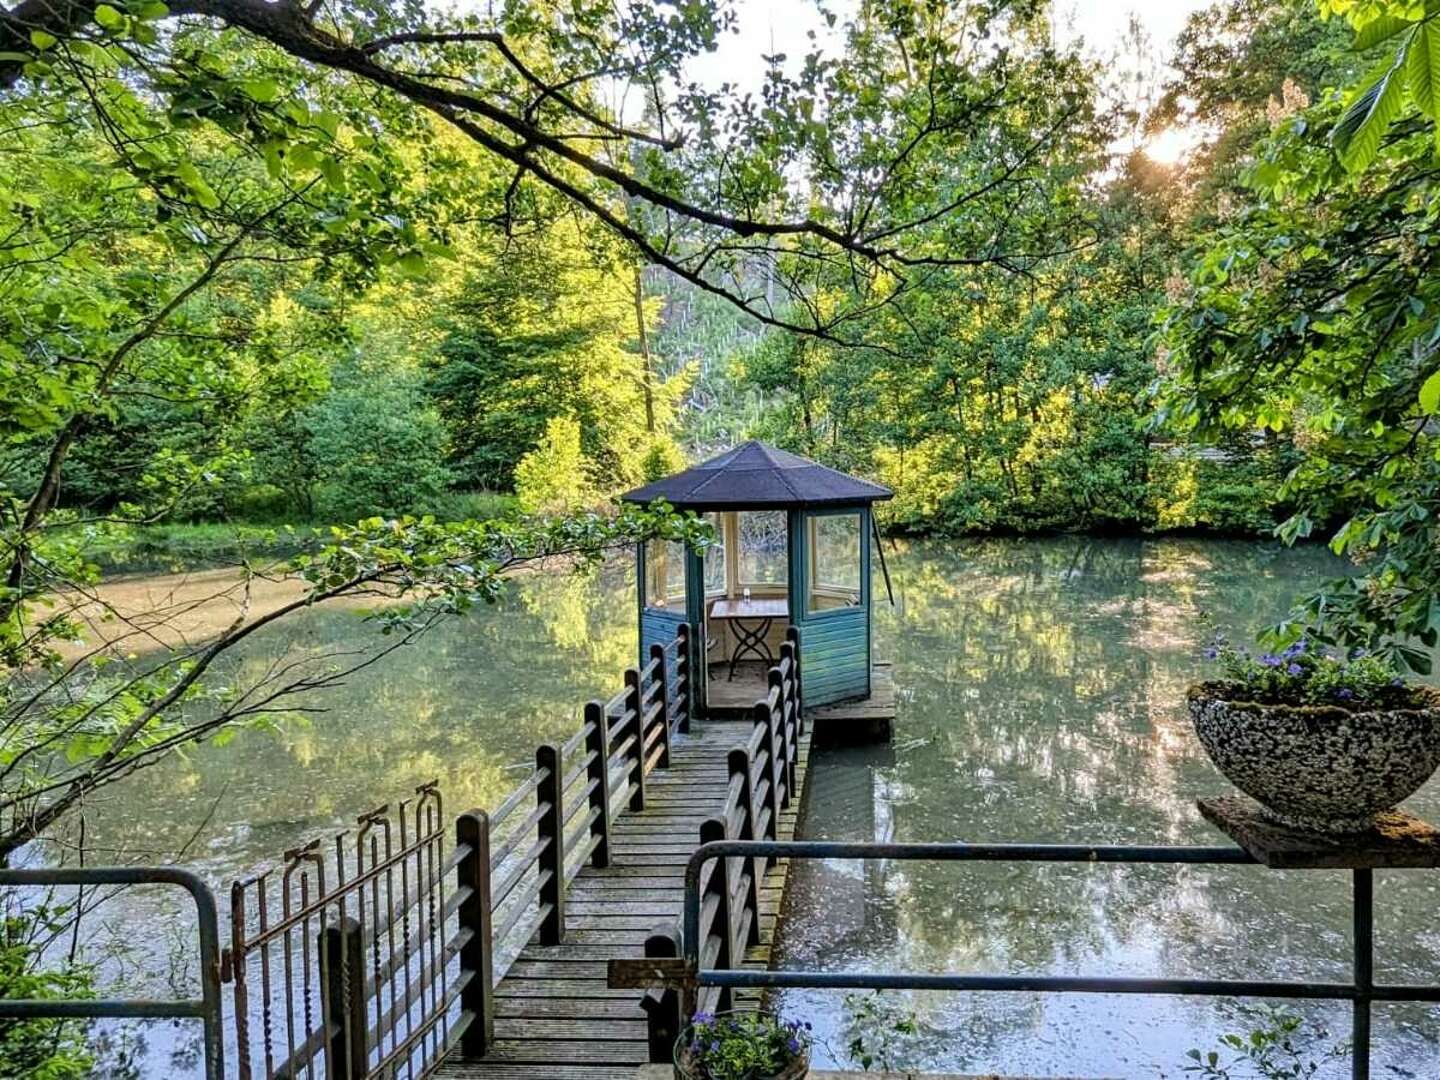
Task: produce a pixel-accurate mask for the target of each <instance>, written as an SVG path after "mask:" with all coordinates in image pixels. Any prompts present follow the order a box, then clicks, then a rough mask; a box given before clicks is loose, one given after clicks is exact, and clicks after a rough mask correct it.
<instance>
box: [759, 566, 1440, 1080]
mask: <svg viewBox="0 0 1440 1080" xmlns="http://www.w3.org/2000/svg"><path fill="white" fill-rule="evenodd" d="M887 554H889V555H890V566H891V572H892V575H893V576H894V579H895V586H896V589H895V592H896V607H895V608H894V609H889V608H884V609H882V610H879V611H878V612H877V615H878V618H877V639H876V652H877V655H879V656H880V657H881V658H882V659H889V660H892V661H893V662H894V664H895V678H896V684H897V686H898V687H899V688H900V696H901V703H900V710H899V717H898V718H897V721H896V727H895V740H894V744H893V746H891V747H885V748H859V749H844V750H828V751H817V752H816V754H815V755H814V757H813V758H812V768H811V772H810V776H811V781H810V783H811V785H812V787H811V788H810V791H809V792H808V799H809V802H808V811H807V814H806V817H805V818H804V822H803V827H804V832H805V836H806V837H807V838H809V839H827V840H866V839H877V840H898V841H926V840H970V841H1033V842H1071V843H1084V844H1091V843H1114V844H1216V843H1224V842H1225V838H1224V837H1223V836H1221V835H1220V834H1219V833H1218V832H1216V831H1215V830H1214V829H1213V828H1211V827H1210V826H1209V825H1208V824H1207V823H1206V822H1205V821H1204V820H1203V819H1202V818H1201V817H1200V815H1199V813H1198V811H1197V810H1196V809H1195V806H1194V801H1195V799H1196V797H1197V796H1201V795H1206V794H1217V793H1221V792H1223V791H1225V790H1226V787H1227V785H1226V784H1225V782H1224V780H1223V779H1222V778H1221V777H1220V776H1219V774H1218V773H1217V772H1216V771H1215V769H1214V768H1213V766H1211V765H1210V763H1209V761H1208V759H1207V758H1206V757H1205V755H1204V751H1203V750H1202V749H1201V747H1200V746H1199V743H1198V742H1197V740H1196V739H1195V737H1194V734H1193V732H1192V730H1191V727H1190V723H1189V720H1188V718H1187V717H1186V715H1185V709H1184V700H1183V699H1184V691H1185V688H1186V686H1187V685H1188V684H1189V683H1191V682H1193V681H1195V680H1196V679H1197V678H1198V677H1200V676H1201V675H1202V674H1203V673H1204V668H1205V665H1204V662H1203V660H1202V659H1201V657H1200V653H1201V650H1202V648H1203V645H1204V643H1205V642H1207V641H1208V640H1209V639H1210V637H1211V635H1212V633H1213V627H1212V625H1211V624H1210V623H1209V622H1207V619H1209V620H1213V622H1214V623H1215V624H1218V625H1220V626H1223V627H1225V628H1227V629H1229V630H1231V631H1232V632H1235V633H1236V634H1238V633H1240V632H1243V631H1249V630H1254V629H1257V628H1259V627H1261V626H1263V625H1265V624H1267V623H1270V622H1274V621H1275V620H1276V619H1277V618H1278V617H1279V616H1280V615H1282V614H1283V613H1284V611H1285V609H1286V607H1287V606H1288V604H1289V602H1290V601H1291V600H1292V599H1293V598H1294V597H1295V595H1296V594H1297V593H1298V592H1300V591H1301V590H1303V589H1305V588H1307V587H1309V586H1312V585H1314V584H1316V583H1318V582H1319V581H1322V580H1324V579H1325V578H1326V577H1330V576H1333V575H1335V574H1336V573H1339V572H1341V571H1342V570H1343V567H1342V566H1341V565H1340V564H1339V563H1338V562H1337V561H1335V560H1333V559H1332V558H1331V557H1330V556H1329V555H1328V554H1327V553H1326V552H1324V551H1323V550H1321V549H1308V550H1301V551H1289V550H1285V549H1282V548H1279V547H1272V546H1268V545H1257V544H1249V543H1227V542H1216V541H1191V540H1148V541H1126V540H1103V541H1101V540H1091V539H1073V538H1064V539H1054V540H1026V541H1008V540H990V541H973V542H966V543H956V544H944V545H942V544H937V543H923V544H914V545H910V546H908V547H906V548H904V550H902V551H899V552H887ZM1410 805H1411V806H1412V808H1413V809H1414V810H1416V811H1417V812H1419V813H1421V814H1422V815H1426V816H1429V817H1431V818H1432V819H1433V818H1436V817H1440V784H1436V783H1434V782H1432V783H1431V784H1430V785H1429V786H1428V787H1427V788H1426V789H1425V790H1424V791H1422V792H1421V793H1420V794H1419V795H1418V796H1417V797H1416V798H1415V799H1414V800H1413V802H1412V803H1411V804H1410ZM791 880H792V889H793V895H792V900H791V906H790V908H789V911H788V914H787V921H786V923H785V939H784V941H783V948H782V949H781V953H780V958H781V963H782V964H783V965H784V966H786V967H791V968H799V969H812V970H813V969H821V970H868V971H883V972H900V971H926V972H974V973H1017V974H1018V973H1033V972H1045V973H1067V974H1084V975H1151V976H1174V977H1185V976H1196V977H1207V976H1208V977H1231V978H1259V979H1296V980H1306V979H1311V980H1335V981H1348V979H1349V977H1350V976H1349V967H1348V957H1349V949H1350V939H1349V906H1348V895H1349V879H1348V877H1347V875H1345V874H1343V873H1339V872H1331V871H1303V872H1302V871H1292V872H1289V873H1282V872H1276V871H1271V870H1266V869H1263V868H1257V867H1229V868H1213V869H1208V868H1181V867H1156V868H1118V867H1095V868H1090V867H1083V868H1071V867H1060V866H1050V867H1046V866H1035V865H1030V866H1024V865H1019V864H1012V865H990V866H981V865H978V864H977V865H970V866H960V865H956V864H950V865H948V866H945V865H939V864H926V863H904V864H901V863H888V864H884V863H881V864H868V865H865V864H859V863H850V862H833V863H832V862H818V863H800V864H798V869H797V870H796V872H795V873H794V875H793V876H792V879H791ZM1436 888H1437V885H1436V875H1434V874H1428V873H1423V872H1416V871H1411V872H1392V873H1384V874H1380V875H1378V876H1377V886H1376V896H1377V978H1379V979H1381V980H1385V981H1392V982H1420V981H1430V982H1434V981H1436V980H1437V979H1440V932H1437V931H1436V929H1435V920H1434V912H1435V907H1436V896H1437V893H1436ZM842 997H843V995H841V994H838V993H822V992H810V991H795V992H789V993H787V994H786V995H785V997H784V1003H785V1007H786V1008H787V1009H788V1010H792V1011H794V1012H795V1013H797V1014H806V1015H809V1016H813V1017H818V1018H820V1021H821V1022H820V1023H819V1025H818V1026H819V1028H820V1034H821V1038H822V1043H824V1044H828V1048H829V1049H828V1052H827V1050H826V1047H825V1046H822V1056H824V1057H825V1058H827V1059H829V1060H835V1059H839V1060H840V1061H842V1062H843V1061H845V1059H846V1057H847V1056H848V1055H847V1052H846V1047H847V1046H848V1044H849V1041H850V1039H851V1038H852V1037H853V1036H854V1035H855V1034H856V1033H857V1030H856V1029H855V1027H854V1025H853V1024H850V1023H849V1022H848V1021H847V1019H846V1015H847V1010H846V1008H845V1006H844V1005H843V1004H842ZM887 1007H888V1008H890V1009H892V1010H894V1011H896V1012H898V1013H899V1014H900V1015H903V1013H904V1011H905V1010H907V1009H914V1010H915V1012H916V1013H917V1014H918V1016H919V1017H920V1019H921V1021H922V1025H921V1034H920V1036H919V1037H918V1038H916V1039H901V1040H897V1048H896V1049H897V1053H899V1055H900V1057H901V1058H902V1060H903V1061H904V1063H906V1064H912V1065H917V1066H925V1067H929V1068H945V1069H951V1070H955V1071H959V1072H970V1071H974V1072H989V1071H991V1070H994V1071H997V1072H1000V1073H1002V1074H1005V1075H1025V1076H1076V1075H1079V1076H1115V1077H1127V1078H1128V1077H1156V1076H1162V1075H1163V1076H1180V1075H1184V1074H1183V1073H1182V1072H1181V1068H1182V1067H1183V1065H1185V1064H1187V1063H1188V1062H1187V1060H1186V1058H1185V1053H1186V1051H1187V1050H1189V1049H1190V1048H1192V1047H1198V1048H1201V1049H1203V1050H1209V1049H1212V1048H1217V1047H1218V1044H1219V1037H1220V1036H1221V1035H1222V1034H1223V1033H1225V1032H1227V1031H1248V1030H1249V1029H1250V1027H1252V1026H1253V1024H1251V1023H1250V1022H1248V1021H1247V1018H1246V1017H1244V1016H1242V1015H1239V1014H1238V1012H1237V1009H1236V1007H1235V1005H1234V1004H1233V1003H1220V1002H1215V1001H1205V1000H1203V999H1175V998H1158V997H1121V996H1098V995H1074V994H1050V995H1035V994H986V995H980V994H969V995H961V994H948V995H942V994H927V995H916V996H914V997H913V998H909V997H906V996H903V995H895V996H893V998H892V1000H890V1001H889V1002H888V1003H887ZM853 1010H854V1004H853V999H852V1005H851V1007H850V1011H852V1012H853ZM1307 1014H1308V1015H1309V1016H1311V1017H1312V1018H1313V1019H1314V1021H1315V1023H1316V1024H1317V1025H1321V1026H1325V1027H1327V1028H1328V1029H1329V1032H1330V1034H1329V1035H1328V1036H1322V1035H1320V1034H1318V1033H1317V1032H1315V1031H1314V1030H1313V1029H1312V1030H1311V1032H1310V1037H1309V1038H1308V1040H1307V1045H1308V1047H1309V1052H1308V1053H1307V1058H1309V1057H1313V1058H1314V1059H1315V1060H1317V1061H1318V1060H1320V1059H1322V1057H1323V1052H1324V1050H1325V1049H1326V1048H1328V1047H1331V1046H1333V1045H1334V1044H1335V1043H1336V1042H1337V1041H1338V1040H1340V1039H1343V1038H1344V1037H1347V1036H1348V1034H1349V1023H1348V1015H1349V1011H1348V1006H1339V1007H1335V1008H1332V1007H1328V1006H1319V1007H1317V1008H1312V1009H1309V1010H1307ZM872 1026H873V1025H872ZM1437 1039H1440V1014H1437V1013H1436V1012H1435V1011H1434V1010H1430V1009H1426V1008H1421V1007H1413V1006H1377V1019H1376V1047H1377V1049H1376V1054H1375V1066H1376V1067H1375V1071H1374V1075H1376V1076H1387V1077H1435V1076H1440V1043H1437ZM1225 1056H1226V1057H1228V1056H1229V1055H1228V1054H1227V1055H1225ZM1236 1075H1237V1076H1249V1075H1255V1074H1254V1073H1251V1072H1247V1071H1244V1070H1242V1071H1240V1072H1237V1074H1236ZM1302 1075H1303V1074H1302ZM1319 1075H1322V1076H1329V1075H1335V1076H1348V1075H1349V1066H1348V1063H1339V1062H1332V1063H1330V1064H1328V1065H1327V1066H1325V1067H1324V1068H1323V1069H1322V1071H1321V1073H1320V1074H1319Z"/></svg>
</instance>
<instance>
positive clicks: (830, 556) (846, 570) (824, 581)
mask: <svg viewBox="0 0 1440 1080" xmlns="http://www.w3.org/2000/svg"><path fill="white" fill-rule="evenodd" d="M808 535H809V541H810V559H809V562H810V581H809V589H808V593H809V599H808V601H807V604H806V610H807V611H828V610H830V609H832V608H842V607H853V606H855V605H856V604H858V603H860V515H859V514H826V515H825V516H824V517H812V518H810V519H809V529H808Z"/></svg>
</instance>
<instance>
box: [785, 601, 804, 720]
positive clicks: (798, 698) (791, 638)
mask: <svg viewBox="0 0 1440 1080" xmlns="http://www.w3.org/2000/svg"><path fill="white" fill-rule="evenodd" d="M785 640H786V642H787V643H789V645H790V647H791V649H792V650H793V651H792V652H791V654H790V656H791V659H792V660H793V661H794V663H795V666H794V668H793V669H792V671H793V673H794V676H795V731H796V732H797V733H798V734H800V735H804V734H805V702H804V700H803V694H804V687H803V686H802V685H801V684H800V628H799V627H798V626H794V625H791V626H787V627H786V628H785Z"/></svg>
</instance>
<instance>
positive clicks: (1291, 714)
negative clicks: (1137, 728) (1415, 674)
mask: <svg viewBox="0 0 1440 1080" xmlns="http://www.w3.org/2000/svg"><path fill="white" fill-rule="evenodd" d="M1417 693H1418V695H1419V703H1418V704H1417V705H1415V706H1413V707H1409V708H1380V707H1367V706H1364V705H1361V706H1357V707H1356V708H1354V709H1347V708H1342V707H1340V706H1338V705H1273V704H1261V703H1258V702H1254V701H1244V700H1241V699H1240V698H1239V697H1237V696H1236V694H1237V688H1236V687H1234V686H1231V685H1229V684H1225V683H1201V684H1200V685H1198V686H1192V687H1191V688H1190V691H1189V694H1188V695H1187V700H1188V702H1189V706H1190V718H1191V720H1192V721H1193V722H1194V724H1195V733H1196V734H1197V735H1199V736H1200V743H1201V745H1203V746H1204V747H1205V752H1206V753H1207V754H1209V755H1210V760H1211V761H1213V762H1214V763H1215V767H1216V768H1217V769H1219V770H1220V771H1221V772H1222V773H1224V774H1225V778H1226V779H1227V780H1229V781H1230V782H1231V783H1232V784H1234V785H1235V786H1236V787H1237V788H1239V789H1240V790H1241V791H1243V792H1245V794H1247V795H1249V796H1250V797H1251V798H1253V799H1255V800H1256V801H1257V802H1259V803H1260V804H1261V806H1263V807H1264V808H1265V810H1266V811H1267V812H1268V813H1269V814H1270V815H1271V816H1272V817H1273V818H1275V820H1277V821H1279V822H1280V823H1282V824H1284V825H1290V826H1293V827H1295V828H1300V829H1309V830H1313V831H1318V832H1326V833H1352V832H1363V831H1364V830H1365V829H1367V828H1369V827H1370V826H1371V825H1372V824H1373V822H1374V820H1375V815H1377V814H1380V813H1383V812H1384V811H1386V810H1391V809H1394V807H1395V806H1396V804H1398V803H1399V802H1400V801H1401V800H1402V799H1406V798H1408V797H1409V796H1411V795H1413V794H1414V793H1415V792H1416V791H1418V790H1419V789H1420V787H1421V785H1423V784H1424V783H1425V781H1426V780H1428V779H1429V778H1430V775H1431V774H1432V773H1433V772H1434V771H1435V769H1436V768H1437V767H1440V691H1435V690H1431V689H1429V688H1428V687H1427V688H1421V689H1419V690H1418V691H1417Z"/></svg>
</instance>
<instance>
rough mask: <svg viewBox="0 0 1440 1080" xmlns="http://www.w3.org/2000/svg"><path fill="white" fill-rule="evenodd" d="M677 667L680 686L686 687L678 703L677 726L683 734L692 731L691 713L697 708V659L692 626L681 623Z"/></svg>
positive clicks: (677, 634)
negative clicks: (678, 718) (678, 720)
mask: <svg viewBox="0 0 1440 1080" xmlns="http://www.w3.org/2000/svg"><path fill="white" fill-rule="evenodd" d="M675 641H676V644H675V667H676V675H677V676H678V677H679V678H678V680H677V681H678V684H679V685H681V686H684V688H685V690H684V693H683V694H682V695H681V697H680V698H679V700H678V701H677V702H676V706H677V710H678V712H679V713H680V723H679V724H678V725H677V728H678V730H679V731H680V732H681V733H682V734H688V733H689V731H690V713H691V712H692V711H693V710H694V708H695V657H694V656H693V655H692V653H691V652H690V650H691V648H692V647H693V646H694V644H695V642H694V638H693V635H692V634H691V633H690V624H689V623H681V624H680V625H679V627H677V628H676V631H675Z"/></svg>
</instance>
